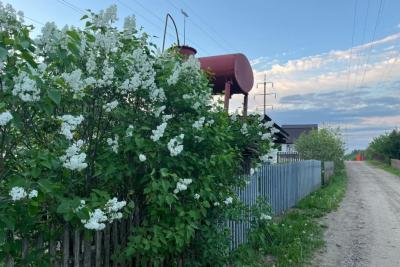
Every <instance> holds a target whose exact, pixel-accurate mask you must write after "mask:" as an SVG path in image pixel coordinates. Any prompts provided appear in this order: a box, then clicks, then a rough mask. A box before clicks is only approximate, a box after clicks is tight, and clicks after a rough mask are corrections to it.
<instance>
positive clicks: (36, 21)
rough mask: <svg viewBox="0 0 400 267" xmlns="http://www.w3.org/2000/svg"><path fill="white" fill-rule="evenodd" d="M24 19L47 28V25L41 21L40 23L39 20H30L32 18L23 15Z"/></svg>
mask: <svg viewBox="0 0 400 267" xmlns="http://www.w3.org/2000/svg"><path fill="white" fill-rule="evenodd" d="M22 17H24V18H26V19H28V20H30V21H32V22H34V23H37V24H39V25H42V26H45V23H43V22H40V21H38V20H36V19H33V18H30V17H28V16H25V15H23V16H22Z"/></svg>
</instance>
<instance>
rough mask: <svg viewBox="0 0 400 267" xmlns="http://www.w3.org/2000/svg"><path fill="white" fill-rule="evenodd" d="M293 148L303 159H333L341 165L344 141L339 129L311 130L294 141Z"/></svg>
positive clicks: (337, 164)
mask: <svg viewBox="0 0 400 267" xmlns="http://www.w3.org/2000/svg"><path fill="white" fill-rule="evenodd" d="M295 148H296V150H297V151H298V152H299V153H300V154H301V156H302V157H303V158H304V159H315V160H321V161H333V162H334V163H335V166H337V167H338V168H342V167H343V159H344V142H343V140H342V138H341V135H340V131H339V129H327V128H324V129H319V130H315V129H314V130H312V131H310V132H309V133H307V134H302V135H300V137H299V138H298V139H297V140H296V141H295Z"/></svg>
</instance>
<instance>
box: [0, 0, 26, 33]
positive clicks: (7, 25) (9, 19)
mask: <svg viewBox="0 0 400 267" xmlns="http://www.w3.org/2000/svg"><path fill="white" fill-rule="evenodd" d="M23 17H24V14H23V13H22V12H21V11H19V12H16V11H15V9H14V8H13V7H12V6H11V5H10V4H6V5H5V6H3V3H2V2H1V1H0V22H1V23H0V31H1V32H3V31H8V30H18V25H15V23H14V22H15V21H16V20H18V21H20V22H23Z"/></svg>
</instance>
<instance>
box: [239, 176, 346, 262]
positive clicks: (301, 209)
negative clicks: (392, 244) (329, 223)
mask: <svg viewBox="0 0 400 267" xmlns="http://www.w3.org/2000/svg"><path fill="white" fill-rule="evenodd" d="M346 185H347V177H346V174H345V172H344V170H341V171H339V172H338V173H337V174H335V176H334V177H332V179H331V182H330V184H328V185H327V186H325V187H322V188H321V189H319V190H317V191H315V192H314V193H312V194H310V195H309V196H307V197H305V198H304V199H303V200H301V201H300V202H299V203H298V205H297V206H296V207H295V208H293V209H291V210H290V211H288V212H286V213H285V214H283V215H281V216H278V217H276V218H274V219H273V220H272V221H269V222H265V223H262V224H260V225H258V227H256V229H254V230H253V231H252V232H251V233H250V238H249V243H248V244H245V245H242V246H241V247H239V248H238V249H237V250H236V251H235V253H234V255H233V257H232V266H303V265H305V264H307V263H310V260H311V258H312V255H313V253H314V252H315V251H316V250H317V249H319V248H321V247H322V246H323V245H324V243H325V241H324V240H323V228H324V226H322V225H321V224H320V223H319V220H318V218H321V217H322V216H324V215H325V214H327V213H329V212H331V211H333V210H335V209H337V208H338V206H339V204H340V201H341V200H342V198H343V196H344V193H345V191H346Z"/></svg>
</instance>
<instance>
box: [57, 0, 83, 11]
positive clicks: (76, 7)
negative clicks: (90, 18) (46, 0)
mask: <svg viewBox="0 0 400 267" xmlns="http://www.w3.org/2000/svg"><path fill="white" fill-rule="evenodd" d="M57 2H59V3H60V4H63V5H64V6H67V7H69V8H70V9H72V10H75V11H76V12H78V13H81V15H84V14H87V13H88V12H87V11H86V10H84V9H82V8H80V7H78V6H76V5H74V4H72V3H70V2H68V1H67V0H57Z"/></svg>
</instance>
